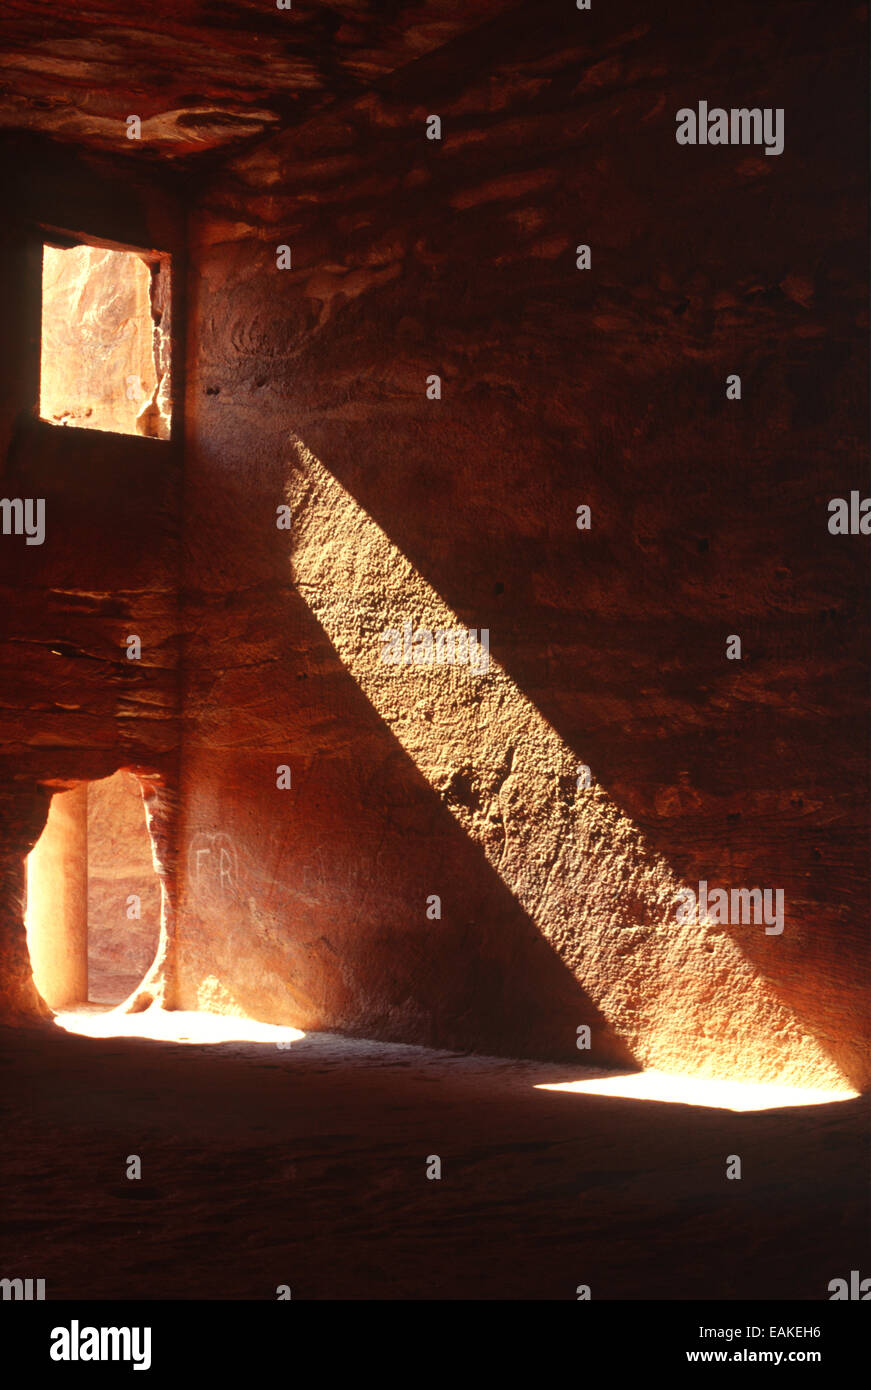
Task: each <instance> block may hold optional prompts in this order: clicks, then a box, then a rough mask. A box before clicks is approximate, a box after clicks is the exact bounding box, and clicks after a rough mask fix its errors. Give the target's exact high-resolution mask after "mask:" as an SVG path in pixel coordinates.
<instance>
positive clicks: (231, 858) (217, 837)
mask: <svg viewBox="0 0 871 1390" xmlns="http://www.w3.org/2000/svg"><path fill="white" fill-rule="evenodd" d="M238 862H239V861H238V856H237V854H236V846H235V845H234V843H233V840H232V838H231V836H229V835H226V834H224V833H221V832H219V833H217V834H208V833H207V832H205V831H198V832H197V833H196V834H194V835H192V836H191V840H190V846H189V849H188V881H189V883H190V884H191V887H192V889H193V892H194V894H195V896H196V897H197V898H213V897H216V896H228V895H230V894H232V893H235V891H236V885H237V882H238Z"/></svg>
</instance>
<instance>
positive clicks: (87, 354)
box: [39, 241, 172, 439]
mask: <svg viewBox="0 0 871 1390" xmlns="http://www.w3.org/2000/svg"><path fill="white" fill-rule="evenodd" d="M170 306H171V301H170V263H169V257H168V256H164V255H158V254H157V253H151V254H149V253H147V252H142V251H134V250H113V249H110V248H108V247H103V246H95V245H89V244H84V243H80V244H76V245H66V246H61V245H56V244H53V243H52V242H50V241H45V242H44V243H43V248H42V333H41V339H40V382H39V415H40V418H41V419H42V420H46V421H48V423H49V424H52V425H71V426H74V427H77V428H80V429H90V430H108V431H111V432H112V433H114V434H139V435H146V436H148V437H150V438H152V439H169V437H170V427H171V418H172V394H171V374H170V343H171V335H170Z"/></svg>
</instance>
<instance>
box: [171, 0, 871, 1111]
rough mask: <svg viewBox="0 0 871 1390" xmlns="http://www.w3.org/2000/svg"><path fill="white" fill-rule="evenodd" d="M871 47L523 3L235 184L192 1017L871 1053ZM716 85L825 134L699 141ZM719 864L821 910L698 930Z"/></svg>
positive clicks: (197, 306) (210, 500)
mask: <svg viewBox="0 0 871 1390" xmlns="http://www.w3.org/2000/svg"><path fill="white" fill-rule="evenodd" d="M823 22H825V28H826V34H827V42H826V46H825V52H824V53H823V52H821V50H820V45H819V41H818V38H819V25H820V24H821V23H823ZM748 27H750V28H752V30H753V35H754V41H753V44H752V45H746V44H745V43H744V35H745V34H746V32H747V31H748ZM786 30H788V32H789V44H788V46H786V47H785V46H784V42H783V34H784V32H785V31H786ZM862 42H863V40H862V14H861V13H860V12H859V11H858V10H851V11H849V12H841V13H839V14H838V16H837V17H835V16H833V15H832V13H831V11H827V10H825V7H823V6H821V5H818V4H813V3H812V4H808V5H802V6H798V7H797V6H795V5H789V6H787V5H785V4H775V5H773V6H771V7H768V8H767V9H766V12H765V15H764V16H763V17H760V15H759V10H758V7H756V6H749V5H745V4H741V3H739V4H736V5H730V6H729V7H728V9H727V10H726V11H724V10H723V9H722V7H719V8H717V9H716V10H711V11H709V10H704V9H702V8H700V7H697V6H690V5H676V6H669V7H668V11H667V13H666V12H664V11H663V10H662V8H660V9H659V10H657V11H656V12H655V13H653V12H651V10H650V7H649V6H642V5H640V4H638V5H635V6H631V5H630V6H621V7H619V11H614V10H611V9H608V7H598V8H597V10H596V12H595V13H593V12H591V14H590V15H586V14H585V15H580V14H579V12H575V11H574V10H571V11H569V8H568V7H565V6H562V7H560V8H559V9H557V7H553V6H544V7H542V8H541V9H540V10H538V11H536V12H532V11H530V10H527V9H524V10H523V11H518V12H516V13H512V14H511V15H508V16H506V17H505V18H504V19H503V20H502V21H501V22H500V24H499V25H497V26H491V28H490V29H489V30H488V31H487V44H486V45H484V44H482V42H481V36H480V35H479V36H474V38H472V39H469V40H458V41H457V42H455V43H454V44H453V45H452V46H451V48H450V51H449V52H444V53H441V54H436V55H434V56H431V57H429V58H426V59H423V60H421V62H419V63H417V64H416V65H415V66H414V69H413V70H410V71H408V72H406V73H405V74H398V75H394V77H393V78H392V79H391V80H390V81H389V82H388V83H385V84H382V87H381V89H380V91H379V93H378V94H377V95H375V94H369V95H366V96H363V97H361V98H360V99H359V100H357V101H356V102H352V103H347V104H345V105H344V106H343V107H341V108H338V109H336V110H335V111H333V112H330V113H326V114H324V115H322V116H319V117H317V118H315V119H314V120H312V121H310V122H309V123H308V124H307V125H305V126H303V127H301V128H299V129H295V130H293V131H291V132H288V133H287V134H286V135H283V136H279V137H276V138H273V139H271V140H270V141H268V142H267V143H265V144H263V145H261V146H259V147H258V148H257V149H256V150H254V151H252V152H251V153H250V154H248V155H247V156H244V157H240V158H238V159H237V160H236V161H235V162H234V163H233V164H232V165H231V166H229V168H228V170H227V171H226V172H225V173H223V174H220V175H218V176H217V177H216V178H215V179H214V180H213V181H212V182H211V183H210V184H208V185H207V187H206V188H205V190H204V195H203V208H202V211H201V212H199V213H198V214H196V215H195V216H194V217H193V219H192V225H191V247H190V253H191V265H192V273H191V279H190V285H189V306H188V307H189V314H190V323H191V333H190V336H189V343H190V352H189V361H188V397H187V410H188V418H189V421H190V422H191V434H190V445H189V449H188V453H187V457H186V470H187V486H186V518H185V525H186V531H185V536H186V543H185V580H184V586H185V596H186V618H185V626H186V631H187V633H188V638H187V641H188V646H187V654H188V660H187V662H186V674H185V695H184V699H185V710H186V736H185V744H184V750H183V774H182V800H183V806H182V819H183V822H184V827H185V851H184V854H183V856H182V859H181V861H180V862H181V863H182V865H183V870H182V873H183V882H182V888H181V897H182V906H181V915H180V919H179V985H180V999H181V1001H182V1003H183V1004H184V1005H185V1006H188V1007H190V1006H193V1005H194V1004H195V1003H196V1002H198V1001H199V1002H202V1001H203V1000H204V999H208V1000H209V1002H210V1004H211V1005H212V1006H221V1007H225V1008H228V1009H239V1010H248V1011H251V1012H254V1013H256V1014H257V1016H259V1017H263V1018H269V1019H273V1020H282V1021H287V1022H292V1023H296V1024H298V1025H299V1026H302V1027H306V1026H309V1027H313V1026H327V1027H332V1028H337V1029H344V1030H347V1031H349V1032H356V1033H363V1034H365V1033H369V1034H370V1035H373V1036H379V1037H385V1038H398V1039H403V1040H407V1041H414V1042H417V1041H421V1042H431V1043H437V1044H444V1045H449V1046H462V1047H474V1048H477V1049H480V1050H484V1051H494V1052H520V1053H531V1054H547V1055H551V1056H560V1057H565V1058H568V1057H573V1058H574V1059H575V1060H577V1059H578V1058H579V1055H581V1054H579V1053H578V1051H577V1049H576V1047H575V1039H576V1033H577V1029H578V1027H579V1026H582V1025H587V1026H589V1027H590V1029H591V1037H592V1049H591V1052H590V1053H587V1054H586V1055H587V1056H592V1057H594V1058H595V1059H598V1060H602V1061H612V1062H625V1061H627V1060H628V1059H630V1058H633V1059H634V1060H635V1061H636V1062H638V1063H642V1064H647V1065H656V1066H661V1067H664V1068H667V1069H672V1070H692V1071H697V1072H708V1073H713V1074H718V1075H736V1074H737V1075H747V1076H756V1077H761V1078H768V1079H774V1078H780V1079H791V1080H794V1081H798V1080H801V1081H803V1082H804V1083H805V1084H825V1083H830V1082H833V1081H835V1080H838V1079H843V1078H847V1079H849V1080H850V1081H852V1082H854V1083H860V1084H862V1083H865V1082H867V1079H868V1070H869V1068H868V1022H867V1014H866V1007H865V1002H864V1001H865V997H866V988H867V984H866V982H867V965H868V962H867V948H866V944H865V943H866V939H867V931H866V928H867V889H868V866H867V854H866V842H867V836H866V825H867V805H868V759H867V740H866V738H865V733H864V731H865V729H866V728H867V724H866V721H867V713H868V706H867V689H866V685H867V681H866V661H867V644H868V600H867V592H866V591H867V583H866V578H867V542H864V541H863V540H862V539H860V538H853V537H833V536H831V535H830V534H829V533H828V530H827V519H828V514H827V504H828V501H829V499H830V498H832V497H834V496H846V495H848V494H849V491H850V489H851V488H863V487H864V486H865V472H864V462H863V451H864V449H865V446H866V443H867V439H866V436H865V431H864V426H863V425H861V424H860V422H864V421H865V420H866V418H867V412H866V405H867V387H866V382H867V357H866V350H865V343H866V334H865V327H864V318H863V316H864V314H865V307H866V302H867V300H866V273H865V272H866V266H865V241H866V233H867V219H866V210H865V206H864V197H863V191H862V190H863V180H864V170H865V154H866V137H865V135H864V134H859V133H858V132H859V130H860V128H861V129H862V130H863V131H864V126H862V127H860V126H859V124H857V123H858V122H859V121H860V119H861V112H862V111H863V109H864V99H863V96H862V84H863V81H864V67H863V62H862V59H861V56H860V55H861V52H862ZM787 49H788V51H787ZM701 98H704V99H708V100H714V99H717V100H722V101H723V102H724V103H726V104H729V105H736V106H742V105H750V106H753V105H764V106H769V105H770V106H777V107H783V108H784V109H785V111H786V122H787V123H786V146H785V150H784V153H783V154H782V155H780V156H778V157H767V156H766V155H765V154H764V151H763V150H762V149H760V148H719V149H715V148H711V147H708V148H701V147H699V148H688V147H680V146H678V145H677V144H676V142H675V112H676V111H677V110H678V109H679V108H681V107H683V106H684V105H688V104H694V103H696V102H697V101H698V100H699V99H701ZM433 113H438V114H439V115H440V117H441V120H442V139H441V141H429V140H427V138H426V136H425V130H426V121H427V117H428V116H429V115H430V114H433ZM833 130H843V131H845V132H849V133H850V134H849V138H847V137H846V136H845V137H844V139H843V140H842V141H841V142H840V144H839V142H838V141H837V140H834V139H833V134H832V132H833ZM580 244H589V246H590V247H591V253H592V266H591V269H590V270H588V271H587V270H578V269H576V247H578V246H579V245H580ZM280 246H287V247H289V248H290V251H291V268H290V269H288V270H279V269H278V268H277V248H278V247H280ZM735 372H737V373H739V374H741V376H742V381H743V397H742V399H741V401H740V402H735V401H728V400H727V399H726V390H725V387H726V378H727V376H728V375H729V374H731V373H735ZM432 374H437V375H438V376H439V377H440V378H441V398H440V399H428V398H427V394H426V387H427V379H428V377H430V376H431V375H432ZM282 505H285V506H287V507H289V508H290V512H289V515H290V516H291V529H290V530H289V531H283V530H279V529H278V528H277V526H276V517H277V515H278V513H277V509H278V508H279V507H281V506H282ZM580 505H588V506H589V507H590V508H591V513H592V525H591V528H590V529H589V531H581V530H579V529H578V527H577V526H576V514H577V508H578V507H579V506H580ZM405 621H409V622H411V624H412V625H413V628H414V629H417V628H418V627H420V628H428V629H432V630H435V629H436V628H439V627H442V628H444V627H445V626H446V625H447V626H449V627H450V626H456V627H463V628H464V629H465V628H475V629H476V630H478V631H480V630H481V629H484V628H486V629H487V630H488V631H489V634H490V655H491V660H492V665H491V668H490V670H489V672H488V673H487V674H486V675H483V676H480V677H476V676H474V675H473V674H472V673H471V672H470V671H469V669H468V667H466V668H463V669H460V668H458V667H454V668H441V669H437V668H436V667H435V666H432V667H426V666H423V665H421V666H417V665H415V664H411V665H399V666H392V667H391V666H385V665H384V664H383V663H381V661H380V652H381V647H382V643H381V641H380V638H381V634H382V632H383V631H384V629H385V627H395V628H397V629H401V628H402V626H403V623H404V622H405ZM732 634H737V635H740V637H741V640H742V647H743V658H742V660H741V661H732V660H727V658H726V648H727V638H728V637H729V636H730V635H732ZM281 765H288V766H289V767H290V769H291V773H292V784H291V787H290V789H289V790H279V789H278V788H277V786H276V768H277V767H278V766H281ZM583 766H588V767H589V768H590V770H591V786H590V788H589V789H588V790H583V789H582V788H581V787H580V786H579V783H578V778H579V777H582V776H583V774H582V773H580V772H579V769H580V768H581V767H583ZM222 866H223V872H222ZM700 880H705V881H707V882H708V883H710V885H711V887H712V888H713V887H714V886H717V887H726V888H732V887H735V888H738V887H746V888H748V889H749V888H751V887H754V886H759V887H769V888H771V889H772V890H773V889H782V890H783V893H784V902H785V927H784V930H783V932H782V934H776V935H775V934H767V933H766V932H765V931H764V929H763V927H762V926H761V925H757V926H746V925H745V926H743V927H734V926H722V925H721V926H719V927H708V928H705V927H699V926H698V925H697V924H690V925H689V926H685V927H683V928H681V927H679V926H677V925H675V922H674V902H675V895H676V894H677V892H678V891H679V888H680V886H681V885H692V886H696V885H697V884H698V882H699V881H700ZM434 894H436V895H439V896H440V897H441V913H442V915H441V918H440V919H439V920H432V919H430V918H428V917H427V915H426V911H427V903H428V899H429V898H430V897H431V895H434Z"/></svg>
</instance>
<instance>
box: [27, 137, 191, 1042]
mask: <svg viewBox="0 0 871 1390" xmlns="http://www.w3.org/2000/svg"><path fill="white" fill-rule="evenodd" d="M0 177H2V180H3V188H4V202H5V209H6V212H5V216H4V219H3V225H2V231H0V237H2V247H0V252H2V253H0V282H2V283H0V296H2V302H3V305H4V317H3V330H2V334H0V468H2V473H3V477H2V494H3V496H4V497H7V498H10V499H12V498H31V499H40V498H41V499H44V502H45V537H44V540H43V543H42V544H40V545H28V544H27V542H26V539H25V537H24V536H23V535H14V534H11V535H3V536H0V603H2V620H0V621H2V627H0V692H2V700H0V844H2V856H3V862H2V866H0V868H2V872H0V977H2V982H3V991H2V1011H3V1013H2V1016H3V1018H17V1017H21V1016H24V1017H26V1016H29V1015H33V1014H34V1013H37V1012H39V1008H40V1006H39V1001H38V999H37V997H36V995H35V993H34V990H33V987H32V983H31V979H30V967H29V962H28V960H27V954H26V950H25V947H24V934H23V925H22V918H21V897H22V892H23V856H24V855H25V854H26V853H27V852H28V851H29V849H30V848H31V846H32V845H33V843H34V842H35V841H36V839H37V838H38V836H39V834H40V831H41V829H42V826H43V824H44V822H45V817H46V814H47V809H48V801H49V797H50V793H51V790H52V789H53V788H58V787H61V788H62V787H68V786H71V785H74V784H75V783H76V782H78V781H80V780H85V779H92V778H100V777H106V776H108V775H109V774H110V773H112V772H113V771H114V770H115V769H116V768H117V767H119V766H134V765H136V766H140V767H141V768H142V769H143V770H144V771H146V772H148V773H149V775H150V776H151V777H152V782H151V783H150V784H149V785H150V786H151V787H152V789H154V788H157V787H160V786H164V785H165V784H166V782H167V779H170V778H171V773H172V766H173V761H174V758H175V750H176V749H177V744H178V730H177V713H178V656H179V636H178V626H179V624H178V554H179V550H178V539H179V515H180V483H181V466H180V437H179V438H176V439H174V440H173V441H172V442H170V441H163V440H156V439H148V438H139V437H136V436H125V435H116V434H108V433H97V432H95V431H91V430H89V429H85V428H82V429H73V430H70V429H65V428H61V427H58V426H53V425H51V424H48V423H46V422H45V421H42V420H40V419H39V418H38V403H39V357H40V284H41V262H42V240H43V236H42V231H41V227H42V226H48V227H50V228H55V229H58V228H59V229H62V230H64V231H66V232H71V233H74V234H86V235H90V236H94V237H99V238H103V239H106V240H109V241H113V240H114V241H117V242H120V243H122V244H127V245H132V246H136V247H139V248H143V249H146V250H152V249H154V250H164V251H168V252H170V253H171V254H172V253H174V254H175V256H176V258H177V264H178V269H179V272H180V274H181V275H182V276H183V250H184V237H183V222H182V218H181V215H180V213H179V211H178V201H177V198H176V197H175V194H174V192H173V190H172V188H171V187H169V186H166V185H165V183H164V182H163V181H161V180H160V179H159V178H158V177H156V176H154V175H149V174H147V173H145V172H144V171H142V170H141V168H140V169H139V170H136V171H131V170H130V168H129V166H128V167H127V169H126V173H125V175H124V180H123V190H124V192H123V196H119V187H120V186H121V184H120V181H119V173H118V170H117V169H116V168H114V167H113V166H112V164H111V161H110V162H100V161H94V160H90V159H87V158H84V157H81V158H79V157H76V156H75V155H73V154H72V153H71V152H70V151H69V150H52V149H51V148H50V146H47V145H46V144H44V143H43V142H40V141H38V140H35V139H34V140H31V139H24V138H23V137H14V138H13V137H8V138H5V139H4V140H3V142H2V146H0ZM177 424H178V425H179V426H181V424H182V420H181V417H180V416H179V418H178V420H177ZM131 634H136V635H138V636H139V637H140V639H141V642H142V656H141V659H140V660H139V661H129V660H128V659H127V655H126V653H127V647H126V639H127V637H128V636H129V635H131ZM154 795H157V793H156V791H153V796H154ZM152 799H153V798H152ZM161 833H162V835H163V837H164V840H165V839H166V831H165V830H164V831H162V832H161Z"/></svg>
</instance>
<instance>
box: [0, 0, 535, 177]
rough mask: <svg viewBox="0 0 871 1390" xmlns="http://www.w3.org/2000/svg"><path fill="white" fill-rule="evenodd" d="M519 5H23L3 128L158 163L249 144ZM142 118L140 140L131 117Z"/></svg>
mask: <svg viewBox="0 0 871 1390" xmlns="http://www.w3.org/2000/svg"><path fill="white" fill-rule="evenodd" d="M512 4H516V0H403V2H402V3H401V4H398V5H397V4H388V5H385V4H384V0H318V3H317V4H316V5H310V4H301V3H299V0H297V3H296V4H294V5H293V6H292V7H291V6H287V7H283V8H281V9H279V7H278V5H277V3H276V0H221V3H220V4H203V3H202V0H152V3H151V4H150V5H149V6H148V8H147V10H146V9H143V10H139V9H136V8H134V9H131V8H130V6H129V5H125V4H121V3H119V0H96V3H87V4H77V5H76V6H75V7H74V8H72V9H70V8H58V9H55V8H53V7H51V6H46V4H45V3H44V0H16V3H15V5H14V6H8V7H7V10H6V12H5V13H4V16H3V32H2V44H3V58H4V62H3V86H2V91H0V127H2V126H13V127H15V128H17V129H21V128H26V129H31V130H43V131H48V132H51V134H52V135H54V136H55V137H57V138H59V139H63V140H74V141H75V142H76V143H77V144H82V145H90V146H93V147H96V148H98V149H107V150H113V151H117V150H118V149H121V150H123V151H124V152H125V153H127V154H130V155H133V156H135V157H142V156H144V157H145V158H146V159H150V158H153V157H155V156H158V157H164V158H165V157H169V158H172V159H190V157H192V156H197V155H202V154H204V153H208V152H209V151H210V150H217V151H220V150H223V149H226V148H228V147H230V146H233V145H237V144H239V142H240V141H242V142H245V141H250V140H251V139H252V137H257V136H258V135H262V134H263V133H264V132H267V131H269V129H270V128H271V127H274V126H277V125H280V124H282V123H287V122H292V123H295V122H299V121H301V120H304V119H306V118H307V117H308V116H310V115H311V114H312V113H313V112H315V111H317V110H319V109H320V108H322V107H323V106H325V105H328V104H329V103H330V102H331V101H336V100H341V99H347V98H350V97H353V96H355V95H356V94H358V93H359V92H361V91H366V90H368V89H369V88H370V87H372V85H373V84H374V83H377V82H379V81H382V80H384V79H385V78H387V77H389V75H390V73H391V72H393V70H394V69H395V68H400V67H403V66H404V65H405V64H407V63H411V62H414V61H415V60H416V59H417V58H420V57H421V56H422V55H423V54H426V53H428V52H429V51H430V50H432V49H435V48H438V47H440V46H441V45H443V44H446V43H449V42H450V41H451V40H452V39H453V38H455V37H456V36H458V35H460V34H463V33H465V32H467V31H468V30H470V29H474V28H475V27H476V26H478V25H481V24H483V23H485V22H486V21H488V20H491V19H493V18H494V17H498V16H499V15H501V14H502V12H503V11H505V10H510V9H511V8H512ZM131 114H132V115H138V117H139V119H140V121H141V133H140V138H139V139H138V140H130V139H128V138H127V125H126V121H127V117H128V116H129V115H131Z"/></svg>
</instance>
